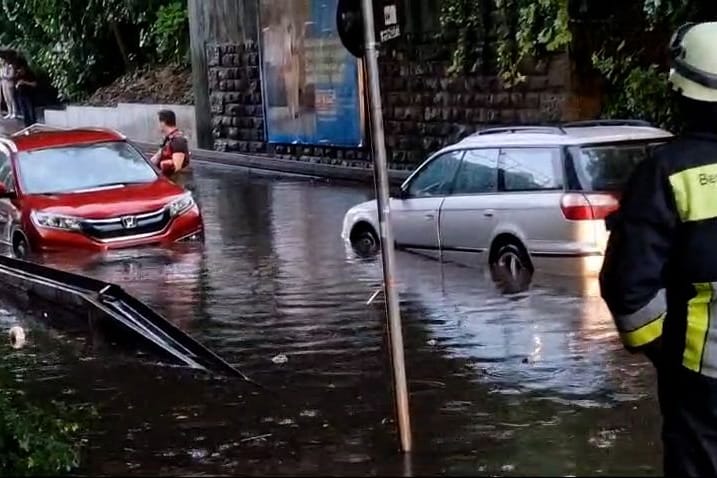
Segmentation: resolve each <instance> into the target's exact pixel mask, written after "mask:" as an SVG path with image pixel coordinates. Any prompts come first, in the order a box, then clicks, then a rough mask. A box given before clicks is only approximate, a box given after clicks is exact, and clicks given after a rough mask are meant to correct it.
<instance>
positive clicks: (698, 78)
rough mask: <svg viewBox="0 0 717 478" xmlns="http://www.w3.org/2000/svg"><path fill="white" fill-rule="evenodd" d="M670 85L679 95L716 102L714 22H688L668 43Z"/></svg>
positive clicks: (716, 39) (716, 36) (716, 29)
mask: <svg viewBox="0 0 717 478" xmlns="http://www.w3.org/2000/svg"><path fill="white" fill-rule="evenodd" d="M670 56H671V60H672V61H671V65H670V66H671V69H670V84H671V85H672V88H673V89H674V90H675V91H677V92H678V93H679V94H681V95H682V96H685V97H687V98H692V99H693V100H697V101H708V102H717V22H709V23H697V24H695V23H689V24H687V25H684V26H682V27H681V28H680V29H678V30H677V31H676V32H675V34H674V36H673V37H672V41H671V44H670Z"/></svg>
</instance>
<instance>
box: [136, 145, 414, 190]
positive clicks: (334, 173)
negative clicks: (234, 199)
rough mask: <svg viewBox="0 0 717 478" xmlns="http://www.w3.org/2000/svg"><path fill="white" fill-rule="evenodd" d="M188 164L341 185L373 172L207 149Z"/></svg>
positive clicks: (395, 176)
mask: <svg viewBox="0 0 717 478" xmlns="http://www.w3.org/2000/svg"><path fill="white" fill-rule="evenodd" d="M135 144H136V145H137V146H138V147H139V148H140V149H142V150H143V151H144V152H145V153H154V152H155V151H156V150H157V148H158V144H157V145H151V144H147V143H136V142H135ZM192 160H194V161H200V162H202V161H203V162H207V163H216V164H224V165H228V166H237V167H240V168H246V169H254V170H262V171H271V172H274V173H287V174H292V175H297V174H298V175H302V176H312V177H319V178H326V179H337V180H341V181H354V182H363V183H372V182H373V169H372V168H370V167H366V168H355V167H350V166H334V165H330V164H322V163H314V162H308V161H299V160H293V159H281V158H276V157H272V156H269V155H247V154H239V153H222V152H218V151H212V150H207V149H194V150H192ZM409 174H410V171H396V170H391V171H389V177H390V179H391V183H392V184H394V185H399V184H401V183H402V182H403V181H404V180H405V179H406V178H407V177H408V175H409Z"/></svg>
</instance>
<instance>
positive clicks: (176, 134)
mask: <svg viewBox="0 0 717 478" xmlns="http://www.w3.org/2000/svg"><path fill="white" fill-rule="evenodd" d="M157 116H158V118H159V129H160V131H161V132H162V134H163V135H164V141H163V142H162V146H161V147H160V149H159V151H157V152H156V153H155V155H154V156H152V162H153V163H154V164H155V165H157V166H158V167H159V168H160V169H161V170H162V172H163V173H164V174H166V175H168V176H170V175H172V174H175V173H178V172H180V171H182V170H184V169H186V168H187V167H188V166H189V157H190V153H189V142H188V141H187V138H186V137H185V136H184V133H182V132H181V131H180V130H179V129H178V128H177V117H176V115H175V114H174V111H171V110H162V111H160V112H159V113H158V114H157Z"/></svg>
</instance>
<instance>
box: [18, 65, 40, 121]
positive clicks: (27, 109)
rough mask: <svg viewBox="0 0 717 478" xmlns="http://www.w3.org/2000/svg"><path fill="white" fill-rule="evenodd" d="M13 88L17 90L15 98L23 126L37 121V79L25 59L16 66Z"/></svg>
mask: <svg viewBox="0 0 717 478" xmlns="http://www.w3.org/2000/svg"><path fill="white" fill-rule="evenodd" d="M15 88H16V90H17V95H16V100H17V103H18V106H19V108H20V114H22V118H23V120H24V122H25V126H32V125H34V124H35V123H37V116H36V115H35V98H34V96H35V89H36V88H37V79H36V78H35V74H34V73H33V72H32V70H31V69H30V66H29V65H28V64H27V62H26V61H24V60H21V61H20V62H19V64H18V65H17V66H16V74H15Z"/></svg>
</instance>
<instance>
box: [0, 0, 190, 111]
mask: <svg viewBox="0 0 717 478" xmlns="http://www.w3.org/2000/svg"><path fill="white" fill-rule="evenodd" d="M0 2H1V4H0V5H1V7H0V44H2V45H4V46H6V47H10V48H14V49H17V50H19V51H21V52H22V53H23V54H24V55H25V56H26V57H27V58H28V59H30V60H31V61H32V63H33V64H34V65H35V67H37V68H38V69H39V70H41V71H43V72H44V73H46V74H47V76H48V77H49V78H50V79H51V81H52V83H53V85H54V87H55V88H57V90H58V92H59V95H60V97H61V98H62V99H65V100H77V99H80V98H82V97H84V96H86V95H87V94H88V93H89V92H91V91H93V90H94V89H95V88H97V87H98V86H101V85H104V84H107V83H109V82H110V81H112V80H114V79H115V78H117V77H118V76H121V75H122V74H123V73H125V72H127V71H129V70H131V69H133V68H135V67H137V66H141V65H143V64H146V63H149V62H152V63H164V62H182V63H185V62H186V61H187V49H188V43H189V41H188V34H187V29H188V20H187V11H186V2H184V1H181V0H23V1H17V0H0Z"/></svg>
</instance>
